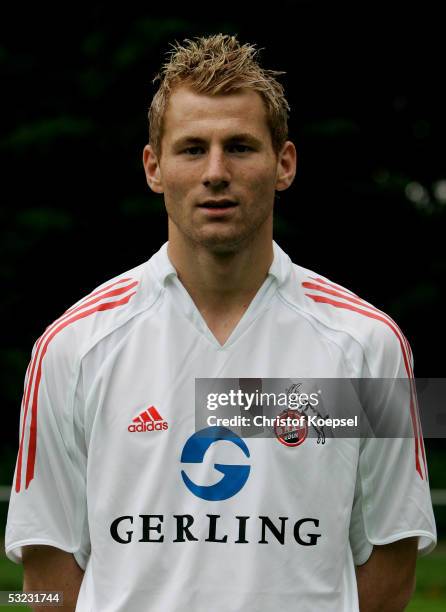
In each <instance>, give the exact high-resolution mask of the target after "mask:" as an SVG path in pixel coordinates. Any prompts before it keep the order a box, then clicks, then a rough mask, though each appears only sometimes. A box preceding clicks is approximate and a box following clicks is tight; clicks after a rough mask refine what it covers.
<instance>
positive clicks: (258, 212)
mask: <svg viewBox="0 0 446 612" xmlns="http://www.w3.org/2000/svg"><path fill="white" fill-rule="evenodd" d="M275 74H276V73H273V72H271V71H266V70H264V69H262V68H261V67H260V66H259V64H258V62H257V59H256V52H255V49H254V48H253V47H252V46H250V45H240V44H239V42H238V41H237V40H236V39H235V38H234V37H230V36H223V35H218V36H212V37H208V38H201V39H197V40H194V41H185V42H184V45H183V46H177V47H176V49H175V50H174V52H173V53H172V55H171V57H170V60H169V62H168V63H167V64H166V65H165V66H164V68H163V70H162V73H161V77H160V79H161V84H160V88H159V91H158V92H157V94H156V95H155V97H154V100H153V102H152V105H151V108H150V113H149V119H150V144H149V145H147V146H146V147H145V149H144V157H143V161H144V168H145V172H146V177H147V182H148V184H149V187H150V188H151V189H152V190H153V191H154V192H155V193H159V194H163V196H164V200H165V204H166V209H167V214H168V234H169V240H168V243H167V244H166V245H164V246H163V247H162V248H161V249H160V251H158V253H156V254H155V255H154V256H153V257H152V258H151V259H149V260H148V261H147V262H146V263H144V264H142V265H141V266H139V267H137V268H135V269H133V270H131V271H130V272H127V273H125V274H123V275H121V276H119V277H117V278H115V279H113V280H112V281H110V282H108V283H105V284H104V285H102V286H101V287H99V288H98V289H96V290H95V291H93V292H92V293H91V294H90V295H89V296H87V297H86V298H85V299H83V300H81V301H80V302H78V303H77V304H75V305H74V306H73V307H72V308H71V309H69V310H68V311H67V312H66V313H65V314H64V315H62V316H61V317H60V318H59V319H58V320H57V321H56V322H55V323H53V324H52V325H51V326H49V327H48V328H47V329H46V331H45V332H44V334H43V336H42V337H41V338H40V339H39V340H38V342H37V343H36V346H35V348H34V352H33V357H32V360H31V363H30V366H29V368H28V371H27V376H26V383H25V393H24V398H23V404H22V417H21V434H20V448H19V454H18V460H17V467H16V473H15V479H14V487H13V493H12V496H11V503H10V510H9V516H8V525H7V533H6V550H7V554H8V556H9V558H10V559H12V560H13V561H15V562H20V561H21V560H22V559H23V561H24V566H25V589H28V590H31V589H45V590H64V594H65V601H66V603H67V606H68V607H67V608H66V609H75V607H76V600H77V607H76V610H81V611H84V610H95V612H100V611H101V610H104V611H105V610H107V612H112V611H113V612H115V611H118V610H120V611H124V610H125V611H127V610H130V611H139V610H141V611H142V610H144V611H145V610H150V611H154V612H155V611H156V612H179V611H188V612H189V611H193V612H201V611H203V612H204V611H206V612H209V611H210V610H211V611H212V612H219V611H224V612H227V611H228V610H243V611H244V612H254V611H262V612H263V611H270V610H276V609H277V608H278V607H283V608H287V609H299V610H311V611H313V610H318V612H320V611H323V610H330V611H345V612H352V611H354V610H358V609H359V607H360V609H361V610H363V611H364V610H365V611H372V610H380V611H381V612H382V611H385V610H392V611H395V610H403V609H404V607H405V605H406V604H407V602H408V600H409V599H410V596H411V593H412V590H413V585H414V571H415V561H416V555H417V550H418V552H419V553H426V552H428V551H429V550H431V549H432V548H433V546H434V545H435V539H436V533H435V524H434V520H433V514H432V506H431V502H430V496H429V487H428V476H427V468H426V462H425V457H424V447H423V441H422V436H421V432H420V429H419V421H418V416H417V412H416V406H415V405H414V397H412V396H411V401H410V406H409V405H407V406H405V408H404V409H405V413H404V418H405V419H407V420H408V422H409V423H410V424H411V426H412V427H413V430H414V437H413V438H412V439H394V440H391V444H389V443H388V442H387V445H385V446H383V445H382V444H380V443H381V442H383V441H382V440H367V439H366V440H359V439H356V438H350V439H339V440H335V439H327V440H326V443H325V444H317V441H316V440H315V439H311V438H310V437H302V436H301V437H299V435H300V434H299V433H298V434H297V436H298V441H297V442H296V443H287V441H286V439H285V438H284V437H281V436H279V435H277V436H272V437H264V438H262V437H247V438H242V437H240V436H238V435H237V434H235V433H233V432H232V433H231V431H230V430H229V429H227V428H222V427H208V428H204V430H201V431H199V432H197V431H196V430H195V414H194V407H195V379H197V378H208V379H209V378H231V379H235V380H238V379H240V378H243V379H254V378H255V379H257V380H259V379H262V378H273V377H277V378H287V379H289V380H294V381H295V380H299V379H302V378H318V377H319V378H330V379H333V378H334V379H337V378H339V379H341V378H411V377H412V376H413V372H412V357H411V353H410V347H409V345H408V343H407V341H406V339H405V338H404V336H403V335H402V333H401V332H400V330H399V328H398V327H397V326H396V324H395V323H394V322H393V321H392V320H391V319H390V318H389V317H387V316H386V315H385V314H384V313H381V312H380V311H378V310H377V309H375V308H374V307H373V306H371V305H370V304H368V303H367V302H365V301H363V300H361V299H360V298H358V297H357V296H355V295H354V294H352V293H351V292H350V291H348V290H346V289H344V288H342V287H340V286H339V285H336V284H333V283H331V282H330V281H328V280H327V279H326V278H324V277H321V276H320V275H318V274H315V273H313V272H311V271H309V270H305V269H303V268H301V267H299V266H297V265H295V264H293V263H292V262H291V261H290V259H289V258H288V256H287V255H286V254H285V253H284V252H283V251H282V250H281V249H280V248H279V246H278V245H277V244H276V243H273V240H272V220H273V204H274V196H275V192H276V191H281V190H284V189H287V187H289V186H290V184H291V183H292V181H293V179H294V175H295V170H296V150H295V147H294V145H293V143H292V142H290V141H289V140H288V139H287V110H288V105H287V103H286V100H285V98H284V92H283V89H282V87H281V85H279V83H278V82H277V81H276V80H275V78H274V77H275ZM222 474H223V478H222V477H221V475H222ZM355 566H356V571H355ZM84 572H85V573H84Z"/></svg>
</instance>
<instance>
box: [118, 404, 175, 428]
mask: <svg viewBox="0 0 446 612" xmlns="http://www.w3.org/2000/svg"><path fill="white" fill-rule="evenodd" d="M168 428H169V425H168V423H167V421H165V420H164V419H163V417H162V416H161V415H160V413H159V412H158V410H157V409H156V408H155V406H150V407H149V408H146V409H145V410H143V411H142V412H141V413H140V414H138V416H136V417H135V418H134V419H133V422H132V423H131V424H130V425H129V426H128V427H127V430H128V431H129V432H130V433H135V432H145V431H166V429H168Z"/></svg>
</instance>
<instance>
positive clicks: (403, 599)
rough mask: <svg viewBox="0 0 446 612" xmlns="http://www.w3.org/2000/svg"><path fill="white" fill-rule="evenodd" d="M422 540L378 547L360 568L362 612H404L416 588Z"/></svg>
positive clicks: (410, 540)
mask: <svg viewBox="0 0 446 612" xmlns="http://www.w3.org/2000/svg"><path fill="white" fill-rule="evenodd" d="M417 541H418V538H407V539H404V540H399V541H398V542H393V543H392V544H386V545H385V546H374V547H373V552H372V554H371V555H370V557H369V559H368V561H367V562H366V563H364V565H359V566H357V567H356V580H357V584H358V596H359V609H360V610H361V612H402V611H403V610H404V609H405V608H406V606H407V604H408V603H409V601H410V599H411V597H412V595H413V592H414V588H415V566H416V558H417Z"/></svg>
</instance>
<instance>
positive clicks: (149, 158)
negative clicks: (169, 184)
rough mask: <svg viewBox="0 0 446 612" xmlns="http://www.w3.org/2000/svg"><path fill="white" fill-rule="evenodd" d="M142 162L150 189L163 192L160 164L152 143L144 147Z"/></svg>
mask: <svg viewBox="0 0 446 612" xmlns="http://www.w3.org/2000/svg"><path fill="white" fill-rule="evenodd" d="M142 163H143V165H144V171H145V173H146V180H147V184H148V186H149V187H150V189H151V190H152V191H154V192H155V193H163V192H164V189H163V184H162V180H161V170H160V164H159V161H158V157H157V156H156V155H155V151H154V150H153V148H152V147H151V145H146V146H145V147H144V151H143V155H142Z"/></svg>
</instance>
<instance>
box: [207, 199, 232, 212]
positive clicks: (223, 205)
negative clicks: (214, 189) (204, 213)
mask: <svg viewBox="0 0 446 612" xmlns="http://www.w3.org/2000/svg"><path fill="white" fill-rule="evenodd" d="M236 206H237V202H234V200H206V201H205V202H202V203H201V204H198V208H203V209H205V210H227V209H229V208H235V207H236Z"/></svg>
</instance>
